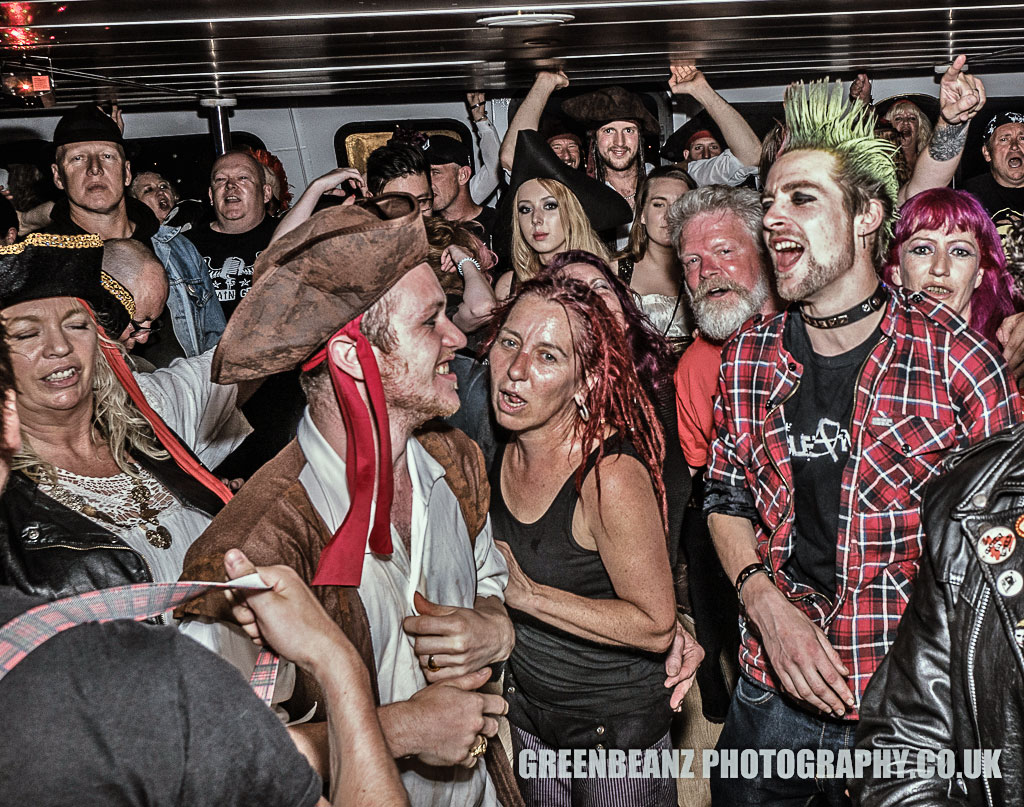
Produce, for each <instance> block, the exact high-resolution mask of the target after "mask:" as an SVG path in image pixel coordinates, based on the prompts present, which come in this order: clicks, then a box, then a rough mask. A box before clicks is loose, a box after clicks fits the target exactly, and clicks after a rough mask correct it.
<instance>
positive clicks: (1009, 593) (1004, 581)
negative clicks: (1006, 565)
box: [996, 569, 1024, 597]
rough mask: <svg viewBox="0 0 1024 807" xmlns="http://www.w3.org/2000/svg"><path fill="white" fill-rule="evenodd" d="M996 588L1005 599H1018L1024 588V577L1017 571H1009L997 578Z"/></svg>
mask: <svg viewBox="0 0 1024 807" xmlns="http://www.w3.org/2000/svg"><path fill="white" fill-rule="evenodd" d="M996 588H997V589H999V593H1000V594H1002V595H1003V596H1004V597H1016V596H1017V595H1018V594H1020V590H1021V589H1022V588H1024V577H1021V574H1020V572H1018V571H1017V570H1016V569H1007V570H1006V571H1005V572H1003V573H1002V574H1001V575H999V577H998V578H996Z"/></svg>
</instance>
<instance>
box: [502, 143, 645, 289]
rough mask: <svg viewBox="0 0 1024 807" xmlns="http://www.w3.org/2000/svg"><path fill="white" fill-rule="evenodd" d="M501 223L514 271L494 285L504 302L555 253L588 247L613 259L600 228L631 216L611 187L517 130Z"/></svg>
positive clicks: (602, 229)
mask: <svg viewBox="0 0 1024 807" xmlns="http://www.w3.org/2000/svg"><path fill="white" fill-rule="evenodd" d="M506 198H507V199H510V200H511V201H512V202H513V204H512V205H508V204H507V203H506V204H505V206H504V208H503V214H500V215H502V217H503V219H504V221H503V223H504V224H505V225H506V226H507V227H508V228H509V230H510V231H511V246H510V249H509V252H510V257H511V264H512V270H511V271H509V272H506V273H505V274H504V275H502V276H501V277H500V278H498V283H497V286H496V289H495V292H496V294H497V297H498V299H499V300H503V299H505V298H506V297H508V296H510V294H511V293H512V292H513V291H514V290H515V288H516V287H517V286H518V285H519V284H522V283H525V282H526V281H527V280H530V279H532V278H533V277H535V276H536V275H537V274H538V273H539V272H540V270H541V269H542V268H543V267H544V266H546V265H547V264H548V263H549V262H550V260H551V259H552V258H554V256H555V255H558V254H559V253H561V252H565V251H566V250H570V249H574V250H584V251H586V252H590V253H593V254H594V255H597V256H598V257H600V258H601V259H602V260H604V261H606V262H607V261H609V254H608V250H607V248H606V247H605V245H604V243H603V242H602V240H601V238H600V236H599V235H598V233H599V232H604V231H606V230H611V229H614V228H615V227H618V226H619V225H621V224H625V223H626V222H628V221H629V220H630V218H631V216H632V213H631V211H630V209H629V205H628V204H627V203H626V201H625V200H624V199H623V198H622V197H621V196H620V195H619V194H618V193H617V192H616V191H614V190H613V189H611V188H609V187H608V186H607V185H605V184H603V183H601V182H598V181H597V180H595V179H591V178H590V177H588V176H586V175H585V174H583V173H582V172H580V171H575V170H573V169H572V168H570V167H569V166H567V165H566V164H565V163H563V162H562V161H561V160H560V159H559V158H558V156H557V155H556V154H555V153H554V152H553V151H552V150H551V147H550V146H549V145H548V144H547V142H546V141H545V140H544V139H543V138H542V137H541V136H540V135H539V134H538V133H537V132H535V131H532V130H523V131H521V132H519V137H518V140H517V141H516V156H515V160H514V162H513V163H512V180H511V183H510V187H509V191H508V193H507V194H506Z"/></svg>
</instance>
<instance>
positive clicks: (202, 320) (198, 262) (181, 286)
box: [153, 213, 227, 356]
mask: <svg viewBox="0 0 1024 807" xmlns="http://www.w3.org/2000/svg"><path fill="white" fill-rule="evenodd" d="M172 218H173V213H172V215H170V216H168V217H167V220H171V219H172ZM187 227H188V225H187V224H186V225H183V226H172V225H168V224H164V225H162V226H161V227H160V229H159V230H158V231H157V233H156V235H154V236H153V251H154V252H155V253H156V256H157V258H159V259H160V262H161V263H162V264H163V265H164V268H165V269H166V270H167V281H168V284H169V285H170V293H169V294H168V297H167V308H168V310H170V312H171V318H172V321H173V324H174V335H175V337H177V339H178V342H179V344H180V345H181V348H182V350H184V351H185V355H186V356H198V355H199V354H200V353H205V352H206V351H207V350H209V349H210V348H211V347H213V346H214V345H216V344H217V341H218V340H219V339H220V335H221V333H223V332H224V326H225V325H226V324H227V323H226V320H225V319H224V311H223V310H222V309H221V307H220V301H219V300H218V299H217V295H216V293H215V292H214V289H213V282H212V281H211V280H210V275H209V274H208V273H207V271H206V267H205V266H204V265H203V259H202V257H201V256H200V254H199V251H198V250H197V249H196V248H195V247H194V246H193V245H192V242H191V241H189V240H188V239H187V238H186V237H185V235H184V230H185V229H186V228H187Z"/></svg>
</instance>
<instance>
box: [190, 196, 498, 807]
mask: <svg viewBox="0 0 1024 807" xmlns="http://www.w3.org/2000/svg"><path fill="white" fill-rule="evenodd" d="M426 255H427V239H426V230H425V227H424V224H423V219H422V217H421V216H420V214H419V212H418V211H417V209H416V203H415V201H414V199H413V197H411V196H408V195H406V194H389V195H385V196H382V197H378V198H376V199H373V200H369V201H366V202H362V201H361V202H357V203H356V204H355V205H352V206H345V207H332V208H329V209H327V210H324V211H322V212H320V213H318V214H316V215H314V216H313V217H312V218H310V219H309V220H308V221H306V222H304V223H303V224H301V225H299V226H298V227H296V228H295V229H294V230H292V231H291V232H289V233H287V234H285V235H284V236H283V237H281V238H280V239H279V240H277V241H275V242H274V243H273V244H272V245H271V246H270V247H269V248H268V249H267V250H266V251H265V252H264V253H263V254H262V255H261V256H260V259H259V261H258V262H257V265H256V280H255V283H254V285H253V289H252V291H251V292H250V293H249V294H248V295H247V296H246V297H245V299H244V300H242V302H241V303H240V304H239V306H238V308H237V309H236V310H235V314H234V316H233V317H232V319H231V321H230V322H229V323H228V327H227V329H226V331H225V335H224V338H223V339H222V340H221V343H220V345H219V346H218V349H217V352H216V354H215V359H214V367H213V376H214V378H216V379H217V380H218V381H219V382H228V381H229V380H241V379H256V378H262V377H265V376H267V375H270V374H272V373H275V372H280V371H282V370H285V369H288V368H291V367H296V366H299V367H301V368H302V369H303V376H302V383H303V386H304V388H305V390H306V393H307V397H308V399H309V407H308V409H307V410H306V412H305V414H304V416H303V419H302V422H301V423H300V425H299V430H298V436H297V439H296V440H294V441H293V442H292V443H290V444H289V445H288V446H287V447H286V448H285V449H284V451H282V452H281V453H280V454H279V455H278V456H277V457H275V458H274V459H273V460H272V461H271V462H270V463H268V464H267V465H266V466H264V468H262V469H261V470H260V471H259V472H258V473H257V474H256V475H255V476H253V478H252V479H250V480H249V482H248V483H247V484H246V485H245V486H244V487H243V488H242V489H241V491H240V492H239V494H238V495H237V496H236V497H235V498H234V499H233V500H232V502H231V503H230V504H229V506H228V507H227V508H225V510H224V517H223V518H222V519H220V520H218V521H217V522H216V523H215V524H212V525H211V526H210V528H209V529H208V530H207V531H206V532H205V533H204V534H203V535H202V536H201V537H200V538H199V540H198V541H197V542H196V543H195V544H194V545H193V546H192V548H191V549H190V552H189V554H188V556H187V558H186V561H185V572H184V576H185V577H186V578H189V579H192V578H194V577H196V576H198V578H199V579H219V577H220V574H221V572H220V567H221V565H222V563H223V556H224V553H225V552H226V551H227V550H228V549H229V548H231V547H235V546H239V547H240V548H241V549H242V550H243V551H244V552H245V553H246V555H248V556H249V557H250V558H251V559H252V560H253V561H254V562H256V563H257V564H268V563H284V564H285V565H288V566H291V567H292V568H294V569H296V570H298V571H299V572H300V574H301V575H302V577H303V579H304V580H306V581H307V582H310V583H311V584H312V585H313V586H314V591H315V592H316V593H317V596H318V598H319V599H320V601H321V603H322V604H323V605H324V607H325V609H326V610H327V612H328V613H329V614H330V615H331V617H332V618H333V619H334V620H335V621H337V622H338V623H339V624H340V625H341V626H342V628H343V629H344V630H345V632H346V634H347V635H348V636H349V638H350V639H351V640H352V641H353V643H354V644H355V645H356V647H357V648H358V649H359V651H360V653H361V654H362V656H363V659H364V661H365V662H366V665H367V667H368V668H369V669H370V670H371V671H372V673H373V675H372V676H371V680H373V681H374V682H375V685H376V694H377V695H378V698H379V703H380V704H381V706H380V708H379V709H378V715H379V717H380V721H381V725H382V727H383V729H384V735H385V737H386V739H387V742H388V745H389V747H390V748H391V751H392V754H393V755H394V756H395V757H396V759H397V760H398V764H399V768H400V770H401V773H402V780H403V784H404V785H405V787H406V789H407V790H408V792H409V795H410V800H411V801H412V803H413V804H445V805H456V806H457V805H467V806H468V805H494V804H496V803H497V801H498V799H499V798H500V799H501V801H502V803H504V804H505V805H510V804H515V803H517V799H516V796H515V784H514V780H513V779H512V777H511V770H510V769H509V768H508V765H507V759H505V758H504V755H503V753H502V752H500V749H499V752H498V753H494V752H493V748H494V745H495V744H496V743H495V744H492V751H491V753H488V756H487V757H486V765H483V764H477V763H478V762H479V761H480V760H479V758H480V757H481V756H482V755H483V754H484V752H485V751H486V750H487V746H488V742H487V738H489V737H493V736H494V734H495V733H496V731H497V716H499V715H501V714H504V713H505V710H506V708H507V707H506V704H505V702H504V701H503V700H502V699H501V698H500V697H499V696H496V695H485V694H482V693H478V692H476V691H475V690H477V689H478V688H479V687H481V686H483V685H484V684H485V683H486V682H487V680H488V678H489V665H491V664H493V663H495V662H498V661H501V660H503V659H505V658H507V656H508V653H509V652H510V650H511V647H512V643H513V641H514V639H513V632H512V627H511V623H510V622H509V619H508V617H507V615H506V614H505V609H504V605H503V590H504V586H505V582H506V580H507V569H506V566H505V563H504V561H503V560H502V558H501V555H500V553H498V551H497V550H496V549H495V547H494V542H493V539H492V535H491V527H490V522H489V520H488V518H487V507H488V499H489V490H488V486H487V481H486V476H485V475H484V471H483V461H482V457H481V456H480V452H479V449H477V448H476V446H475V445H474V444H473V443H472V442H471V441H470V440H469V438H467V437H466V436H465V435H463V434H462V433H461V432H457V431H454V430H450V429H449V430H447V431H437V430H433V429H429V430H425V431H424V430H420V431H416V430H418V429H420V427H421V426H422V425H423V424H424V422H426V421H427V420H428V419H430V418H433V417H437V416H444V415H447V414H451V413H452V412H454V411H455V410H456V409H457V407H458V395H457V394H456V390H455V379H454V376H453V375H452V374H451V373H450V368H449V362H450V360H451V359H452V357H453V356H454V354H455V351H456V350H457V349H458V348H460V347H462V346H463V345H464V344H465V337H464V336H463V335H462V333H461V331H459V330H458V328H456V327H455V326H454V325H453V324H452V323H451V322H450V321H449V320H448V318H447V317H446V316H445V312H444V309H445V298H444V293H443V292H442V290H441V287H440V285H439V284H438V282H437V279H436V278H435V276H434V273H433V271H432V270H431V268H430V266H429V264H428V263H426V260H425V259H426ZM414 431H415V432H416V434H415V436H413V435H414ZM376 435H380V436H382V437H383V439H381V440H377V439H375V437H376ZM226 605H227V604H226V603H225V602H224V601H223V599H222V598H219V597H215V598H211V599H209V600H207V601H206V602H204V603H203V604H202V605H201V606H200V607H196V606H192V607H191V608H190V610H191V611H192V612H194V613H198V614H200V615H202V616H206V617H213V618H219V619H227V618H229V615H228V612H227V607H226ZM316 702H319V703H321V704H322V703H323V699H322V696H321V695H320V694H319V693H318V691H317V688H316V686H315V682H313V681H311V680H310V679H309V678H308V677H306V676H302V675H300V677H299V680H298V682H297V687H296V698H294V699H293V701H292V702H291V703H290V704H289V709H290V711H292V712H293V714H304V713H305V712H306V711H307V710H308V709H309V708H310V707H311V706H312V705H313V704H314V703H316ZM319 714H320V716H321V718H322V715H323V709H322V707H319ZM304 734H305V737H306V739H307V740H308V741H309V742H310V744H311V747H312V749H313V754H314V756H316V753H317V751H318V750H319V752H321V753H322V752H323V751H324V750H325V748H326V743H325V733H324V731H323V726H322V724H318V723H314V724H312V725H311V726H310V727H308V728H307V729H306V730H305V732H304ZM488 774H491V776H490V778H489V777H488ZM502 774H504V775H502ZM496 785H497V790H496ZM510 799H511V801H510Z"/></svg>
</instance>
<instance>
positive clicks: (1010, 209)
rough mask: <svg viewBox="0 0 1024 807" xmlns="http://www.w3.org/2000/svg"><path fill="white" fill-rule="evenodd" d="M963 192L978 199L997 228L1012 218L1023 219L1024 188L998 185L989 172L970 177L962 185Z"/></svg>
mask: <svg viewBox="0 0 1024 807" xmlns="http://www.w3.org/2000/svg"><path fill="white" fill-rule="evenodd" d="M964 190H966V191H967V192H969V193H973V194H974V195H975V196H977V197H978V199H979V201H980V202H981V206H982V207H984V208H985V212H986V213H988V214H989V216H991V217H992V220H993V221H994V222H995V223H996V226H997V227H998V226H999V224H1000V223H1003V222H1004V221H1006V220H1009V219H1012V218H1014V217H1016V218H1024V188H1007V187H1005V186H1003V185H1000V184H999V183H998V182H996V181H995V178H994V177H993V176H992V174H991V172H990V173H986V174H981V175H980V176H976V177H971V178H970V179H969V180H967V181H966V182H965V183H964Z"/></svg>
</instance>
